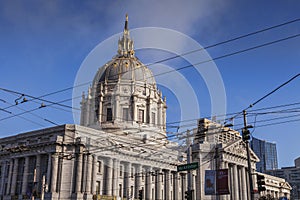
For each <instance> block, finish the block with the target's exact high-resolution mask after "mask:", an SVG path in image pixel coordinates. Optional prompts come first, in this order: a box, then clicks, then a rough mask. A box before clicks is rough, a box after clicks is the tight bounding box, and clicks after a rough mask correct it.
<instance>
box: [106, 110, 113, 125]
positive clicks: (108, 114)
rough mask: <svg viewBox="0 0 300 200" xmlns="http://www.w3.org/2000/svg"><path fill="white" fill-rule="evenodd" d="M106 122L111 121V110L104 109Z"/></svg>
mask: <svg viewBox="0 0 300 200" xmlns="http://www.w3.org/2000/svg"><path fill="white" fill-rule="evenodd" d="M106 121H108V122H110V121H112V109H111V108H107V109H106Z"/></svg>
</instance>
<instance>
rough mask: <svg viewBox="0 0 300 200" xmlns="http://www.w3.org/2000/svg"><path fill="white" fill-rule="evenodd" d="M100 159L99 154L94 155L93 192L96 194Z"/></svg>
mask: <svg viewBox="0 0 300 200" xmlns="http://www.w3.org/2000/svg"><path fill="white" fill-rule="evenodd" d="M97 164H98V160H97V156H96V155H93V172H92V174H93V175H92V194H96V181H97V170H98V167H97Z"/></svg>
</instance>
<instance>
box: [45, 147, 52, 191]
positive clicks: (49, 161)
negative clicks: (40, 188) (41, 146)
mask: <svg viewBox="0 0 300 200" xmlns="http://www.w3.org/2000/svg"><path fill="white" fill-rule="evenodd" d="M51 161H52V154H51V153H49V154H48V166H47V183H46V192H48V191H49V187H50V184H51V182H50V181H51Z"/></svg>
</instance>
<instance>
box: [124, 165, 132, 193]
mask: <svg viewBox="0 0 300 200" xmlns="http://www.w3.org/2000/svg"><path fill="white" fill-rule="evenodd" d="M124 168H125V169H124V172H125V173H124V186H123V188H124V189H123V194H124V197H125V198H129V196H130V193H129V190H130V176H131V163H125V164H124Z"/></svg>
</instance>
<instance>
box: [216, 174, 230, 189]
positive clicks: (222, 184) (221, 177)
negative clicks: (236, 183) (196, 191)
mask: <svg viewBox="0 0 300 200" xmlns="http://www.w3.org/2000/svg"><path fill="white" fill-rule="evenodd" d="M216 179H217V180H216V183H217V184H216V186H217V194H218V195H222V194H229V187H228V169H219V170H217V178H216Z"/></svg>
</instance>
